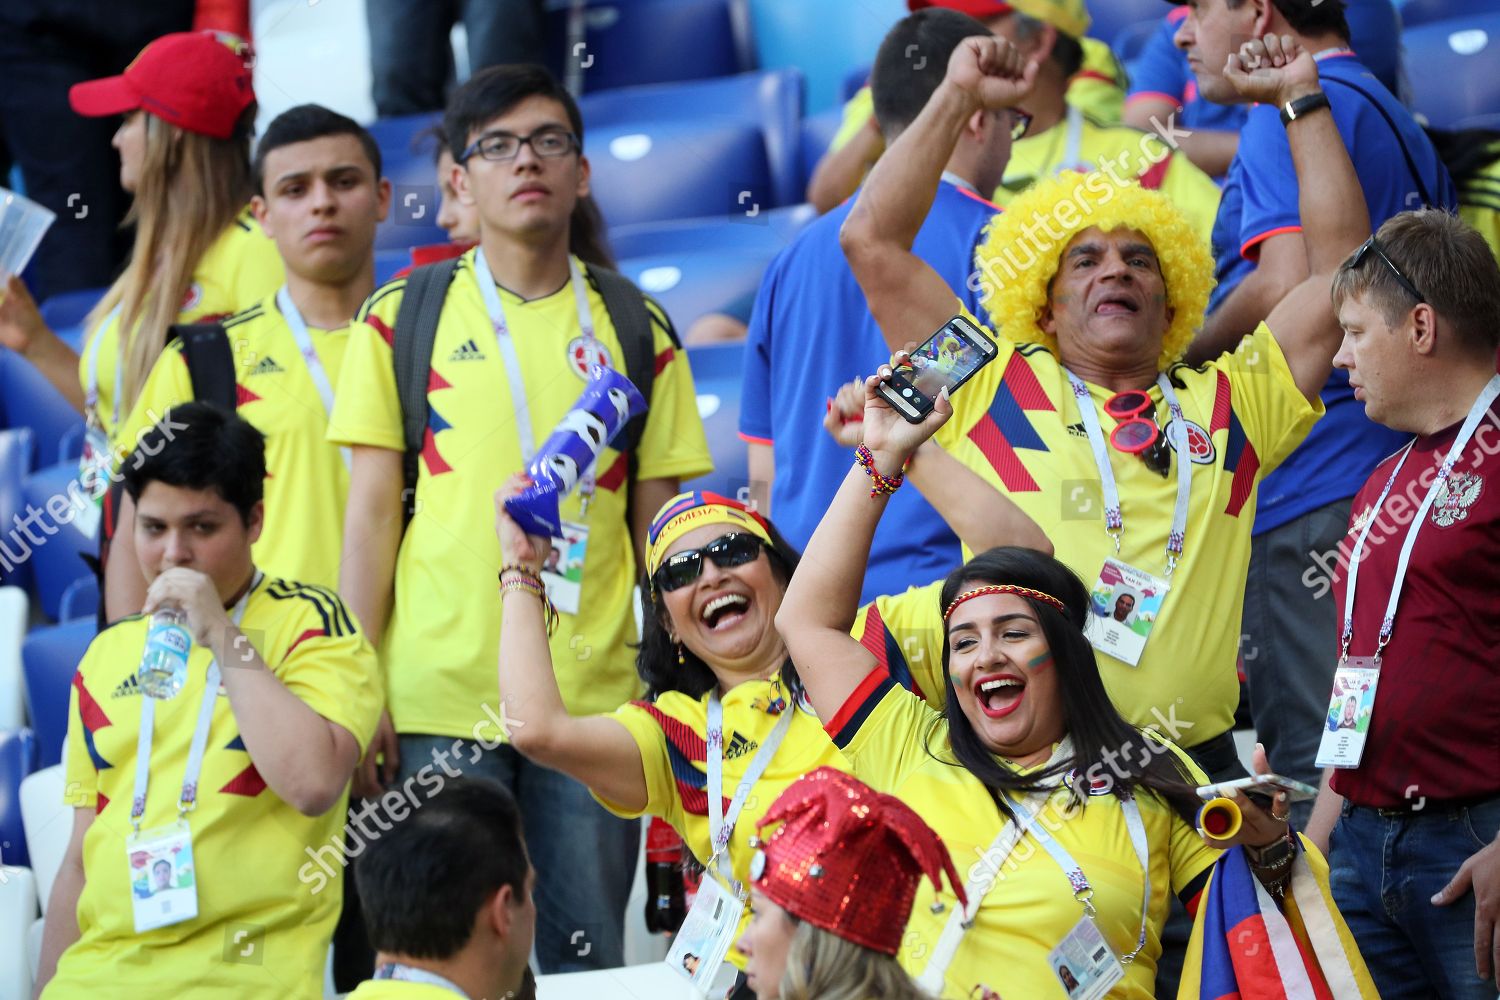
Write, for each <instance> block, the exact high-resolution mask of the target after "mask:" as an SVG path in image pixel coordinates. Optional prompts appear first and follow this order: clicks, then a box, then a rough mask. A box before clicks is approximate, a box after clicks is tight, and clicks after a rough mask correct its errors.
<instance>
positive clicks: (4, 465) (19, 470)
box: [0, 427, 32, 588]
mask: <svg viewBox="0 0 1500 1000" xmlns="http://www.w3.org/2000/svg"><path fill="white" fill-rule="evenodd" d="M31 436H32V435H31V428H29V427H12V428H11V429H9V430H4V431H0V586H7V587H21V588H25V587H26V586H27V585H28V584H30V582H31V560H30V559H29V558H26V559H22V558H21V551H20V548H21V547H20V546H19V545H18V544H17V543H16V541H15V539H13V538H12V537H11V534H10V533H11V529H12V528H14V527H15V523H16V521H15V518H16V516H17V515H18V514H20V513H21V512H22V511H24V510H25V508H26V501H25V496H24V493H23V491H22V484H23V483H25V481H26V475H27V473H29V472H30V471H31ZM7 566H9V567H10V568H9V569H7V568H6V567H7Z"/></svg>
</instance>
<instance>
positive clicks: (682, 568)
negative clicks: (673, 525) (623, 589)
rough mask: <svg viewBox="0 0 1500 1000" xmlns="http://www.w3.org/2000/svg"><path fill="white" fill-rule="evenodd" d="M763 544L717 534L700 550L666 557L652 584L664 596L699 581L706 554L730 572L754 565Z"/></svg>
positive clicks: (735, 534)
mask: <svg viewBox="0 0 1500 1000" xmlns="http://www.w3.org/2000/svg"><path fill="white" fill-rule="evenodd" d="M764 545H765V542H764V541H762V540H761V539H760V538H758V537H757V536H755V535H750V534H745V533H744V532H739V531H732V532H730V533H729V534H727V535H720V536H719V537H718V538H715V539H714V540H713V541H711V542H709V543H708V544H707V545H705V546H703V547H702V548H698V549H687V550H685V551H683V552H679V553H677V554H676V555H673V556H669V557H668V558H667V561H666V562H664V563H662V564H661V567H660V568H658V569H657V571H656V573H655V575H654V576H652V577H651V582H652V583H653V584H655V586H656V589H657V590H659V591H661V592H662V593H664V594H665V593H668V592H670V591H673V590H676V589H678V588H679V587H686V586H687V585H688V584H690V583H692V582H693V581H694V580H696V579H698V575H699V574H700V573H702V572H703V557H704V556H705V555H706V556H708V557H709V558H710V559H712V560H713V561H714V565H715V566H717V567H719V568H720V569H732V568H733V567H735V566H744V565H746V564H747V563H752V562H754V561H755V560H756V559H757V558H758V557H759V556H760V550H761V547H762V546H764Z"/></svg>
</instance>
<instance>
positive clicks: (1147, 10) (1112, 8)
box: [1088, 0, 1167, 48]
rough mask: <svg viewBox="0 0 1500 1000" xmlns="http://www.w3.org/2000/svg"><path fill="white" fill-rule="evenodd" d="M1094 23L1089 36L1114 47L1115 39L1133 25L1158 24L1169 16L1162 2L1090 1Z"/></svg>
mask: <svg viewBox="0 0 1500 1000" xmlns="http://www.w3.org/2000/svg"><path fill="white" fill-rule="evenodd" d="M1088 8H1089V14H1090V15H1091V16H1092V17H1093V23H1092V24H1091V25H1090V26H1089V36H1090V37H1091V38H1097V39H1099V40H1100V41H1101V42H1103V43H1104V44H1106V45H1108V46H1110V47H1111V48H1113V47H1114V44H1115V39H1116V38H1117V37H1118V36H1119V35H1120V33H1121V32H1123V31H1125V30H1126V29H1128V28H1130V27H1131V26H1132V25H1136V24H1140V23H1141V22H1142V21H1149V22H1151V24H1153V25H1154V24H1157V23H1159V22H1160V21H1161V19H1162V18H1164V17H1166V16H1167V8H1166V6H1165V5H1164V4H1163V3H1162V2H1161V0H1088Z"/></svg>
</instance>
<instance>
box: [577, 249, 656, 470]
mask: <svg viewBox="0 0 1500 1000" xmlns="http://www.w3.org/2000/svg"><path fill="white" fill-rule="evenodd" d="M589 274H590V275H592V276H593V277H594V280H595V281H596V282H597V284H598V286H599V296H600V298H602V299H604V309H605V311H606V312H608V313H609V321H610V322H611V323H613V324H614V327H615V336H617V337H618V338H619V340H620V350H621V352H623V353H624V355H625V357H624V362H625V377H626V378H628V379H630V381H631V383H632V384H634V385H635V387H636V388H637V389H639V390H640V393H641V398H642V399H644V400H645V401H646V406H647V412H646V413H643V414H641V415H640V416H639V417H635V418H633V419H632V420H631V421H630V423H628V424H626V425H625V433H624V440H623V441H622V442H621V447H620V448H619V450H620V451H624V452H628V453H629V455H630V480H631V483H632V484H634V482H635V466H636V452H637V450H638V449H639V446H640V443H641V435H643V434H644V433H645V432H646V416H647V414H649V413H650V406H651V387H652V385H653V383H655V381H656V338H655V336H654V335H653V333H652V331H651V312H650V310H648V309H647V308H646V295H645V293H644V292H642V291H641V290H640V289H639V288H637V287H636V286H635V283H634V282H633V281H631V280H630V279H629V278H627V277H625V276H624V275H623V274H621V273H619V272H618V271H611V270H609V269H608V268H604V267H599V266H597V265H594V264H590V265H589Z"/></svg>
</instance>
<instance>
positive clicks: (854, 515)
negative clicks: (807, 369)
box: [776, 365, 953, 719]
mask: <svg viewBox="0 0 1500 1000" xmlns="http://www.w3.org/2000/svg"><path fill="white" fill-rule="evenodd" d="M890 373H891V369H890V366H889V365H885V366H882V367H881V369H880V374H879V375H872V376H871V377H870V378H868V379H866V380H865V417H864V428H863V429H864V443H865V446H866V447H868V448H869V449H870V453H871V455H872V456H873V458H874V464H875V470H876V471H877V472H879V473H880V474H881V475H882V476H887V477H890V476H895V475H897V474H898V473H900V472H901V468H902V466H903V465H905V464H906V460H907V459H908V458H909V457H910V456H911V454H912V452H914V451H916V449H917V448H918V446H920V445H921V444H922V443H923V442H924V441H927V440H928V439H929V438H931V437H932V435H933V434H935V433H937V429H938V428H939V427H941V426H942V425H943V424H944V423H945V422H946V421H947V419H948V418H949V417H951V416H952V415H953V407H952V406H950V405H949V404H948V395H947V392H946V391H944V392H943V393H941V394H940V395H939V396H938V398H937V399H936V401H935V403H934V406H933V411H932V413H930V414H928V415H927V419H926V420H924V421H923V422H922V423H920V424H909V423H907V422H906V421H905V420H904V419H902V418H901V417H900V416H899V415H898V414H897V413H896V411H895V410H893V409H891V407H890V405H889V404H887V403H886V402H885V400H883V399H881V398H880V397H879V396H878V395H876V393H875V387H876V385H878V384H879V383H880V381H881V379H882V378H884V377H886V376H888V375H890ZM870 483H871V480H870V478H869V477H868V476H867V475H866V473H865V471H864V470H863V469H861V468H860V467H859V466H858V465H857V464H854V463H852V462H851V463H850V469H849V473H848V474H847V475H846V476H845V477H844V482H843V485H841V486H840V487H839V491H838V493H837V494H836V495H835V496H834V498H833V503H831V504H829V506H828V512H827V513H826V514H824V515H823V520H822V521H821V522H819V524H818V528H817V530H816V531H814V532H813V536H812V540H811V541H810V542H808V543H807V548H806V549H805V550H804V551H803V553H802V559H801V561H800V562H798V563H797V572H796V573H794V574H792V582H791V583H790V584H789V585H788V586H787V588H786V596H785V597H783V598H782V600H781V610H780V611H778V612H777V613H776V630H777V631H778V632H780V633H781V637H782V639H783V640H784V641H785V642H786V648H787V653H788V654H790V655H791V658H792V662H793V663H795V664H797V673H798V675H799V676H800V677H801V678H802V682H803V684H804V685H805V686H806V687H807V694H808V697H809V698H811V699H812V703H813V708H814V709H816V710H817V713H818V715H819V716H820V717H821V718H823V719H831V718H833V717H834V716H835V715H836V714H837V713H838V711H839V709H841V708H843V706H844V703H845V702H847V701H848V700H849V696H850V695H852V694H853V693H854V689H855V688H857V687H858V686H859V683H860V681H862V680H864V679H865V677H866V676H868V675H869V673H870V671H871V670H873V669H874V668H875V658H874V657H873V656H871V655H870V652H869V650H867V649H865V647H864V646H862V645H860V643H859V640H857V639H855V638H854V637H852V636H851V635H850V634H849V629H850V627H851V626H852V625H853V624H854V616H855V614H856V612H857V611H858V610H859V596H860V588H861V585H862V583H863V581H864V578H865V567H866V565H867V564H868V563H869V561H870V543H871V542H872V541H873V540H874V538H875V526H876V525H878V524H879V523H880V516H881V515H882V514H883V513H885V508H886V504H887V503H888V502H889V497H887V496H879V497H871V496H870Z"/></svg>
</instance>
